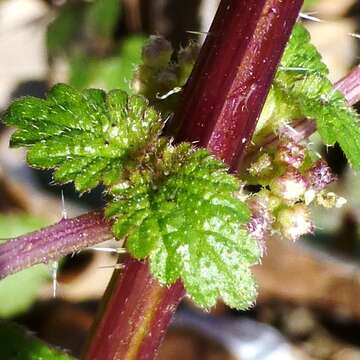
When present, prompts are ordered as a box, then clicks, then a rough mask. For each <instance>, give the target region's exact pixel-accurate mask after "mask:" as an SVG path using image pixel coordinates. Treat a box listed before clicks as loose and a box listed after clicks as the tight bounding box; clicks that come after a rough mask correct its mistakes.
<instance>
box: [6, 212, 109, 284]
mask: <svg viewBox="0 0 360 360" xmlns="http://www.w3.org/2000/svg"><path fill="white" fill-rule="evenodd" d="M112 238H113V235H112V232H111V223H110V222H109V221H107V220H105V219H104V217H103V214H102V212H92V213H89V214H85V215H81V216H78V217H76V218H73V219H62V220H61V221H60V222H58V223H57V224H55V225H52V226H49V227H48V228H45V229H42V230H39V231H36V232H33V233H30V234H27V235H23V236H19V237H17V238H14V239H9V240H8V241H7V242H6V243H4V244H2V245H0V279H2V278H4V277H6V276H7V275H10V274H12V273H14V272H17V271H20V270H23V269H25V268H27V267H30V266H32V265H35V264H39V263H47V262H49V261H50V260H57V259H59V258H60V257H61V256H64V255H67V254H71V253H74V252H77V251H79V250H81V249H84V248H86V247H88V246H91V245H94V244H96V243H99V242H102V241H105V240H109V239H112Z"/></svg>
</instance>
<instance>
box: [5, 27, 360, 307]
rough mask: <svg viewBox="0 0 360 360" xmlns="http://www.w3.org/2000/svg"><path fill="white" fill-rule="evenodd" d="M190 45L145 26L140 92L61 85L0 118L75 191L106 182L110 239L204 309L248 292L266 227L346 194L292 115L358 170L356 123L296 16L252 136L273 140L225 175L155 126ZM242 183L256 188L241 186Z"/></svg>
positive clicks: (280, 225)
mask: <svg viewBox="0 0 360 360" xmlns="http://www.w3.org/2000/svg"><path fill="white" fill-rule="evenodd" d="M196 53H197V50H196V46H195V44H190V45H189V47H186V48H184V49H181V50H180V52H179V53H178V54H175V55H174V54H173V51H172V48H171V45H170V43H169V42H167V41H166V40H165V39H163V38H161V37H151V38H150V39H149V41H148V43H147V44H146V45H145V47H144V50H143V61H144V63H143V64H142V65H140V66H139V67H138V68H137V69H136V71H135V76H134V81H133V84H134V86H133V89H134V92H137V93H138V94H135V95H128V94H126V93H125V92H124V91H121V90H112V91H110V92H108V93H105V92H104V91H102V90H97V89H88V90H84V91H79V90H76V89H74V88H72V87H70V86H68V85H65V84H58V85H56V86H54V87H53V88H52V89H51V90H50V92H49V94H48V96H47V98H46V99H38V98H33V97H25V98H22V99H19V100H17V101H15V102H14V103H13V104H12V105H11V106H10V108H9V109H8V111H7V113H6V114H5V117H4V120H5V122H6V124H8V125H12V126H15V127H16V128H17V131H16V132H15V133H14V134H13V136H12V139H11V145H12V146H23V147H26V148H27V150H28V152H27V161H28V163H29V165H30V166H33V167H36V168H40V169H53V170H54V173H53V179H54V181H55V182H56V183H58V184H64V183H67V182H74V184H75V188H76V189H77V190H78V191H79V192H84V191H88V190H90V189H92V188H94V187H95V186H97V185H98V184H103V185H105V189H106V190H105V196H106V198H107V199H108V205H107V206H106V209H105V215H106V216H107V217H108V218H109V219H111V220H112V221H113V227H112V229H113V234H114V236H115V238H117V239H119V240H120V239H126V241H125V246H126V248H127V250H128V252H129V253H130V254H131V255H132V256H133V257H135V258H137V259H145V258H148V259H149V263H150V269H151V272H152V274H153V276H155V277H156V278H157V279H158V280H159V281H160V283H162V284H166V285H169V284H172V283H174V282H175V281H176V280H178V279H181V280H182V282H183V284H184V286H185V288H186V291H187V294H188V295H189V296H190V297H191V298H192V299H193V301H194V302H196V303H197V304H198V305H199V306H201V307H204V308H209V307H211V306H213V305H215V303H216V300H217V298H218V296H219V295H220V296H221V297H222V298H223V300H224V301H225V303H226V304H228V305H229V306H231V307H233V308H237V309H245V308H248V307H249V306H250V305H251V304H252V303H253V301H254V299H255V294H256V287H255V283H254V280H253V278H252V275H251V271H250V267H251V266H252V265H255V264H257V263H258V262H259V259H260V255H261V254H262V253H263V251H264V247H265V245H264V244H265V239H266V237H267V236H268V235H270V234H271V233H273V232H277V231H279V232H280V233H281V234H282V235H283V236H285V237H286V238H289V239H291V240H297V239H298V238H299V237H300V236H301V235H304V234H306V233H310V232H312V231H313V229H314V226H313V224H312V222H311V217H310V209H309V205H310V204H311V203H312V202H316V203H317V204H318V205H322V206H325V207H332V206H340V205H342V203H343V199H342V198H339V197H337V196H336V195H335V194H333V193H329V192H327V190H326V187H327V186H328V185H329V184H331V183H332V182H333V181H334V180H335V176H334V175H332V173H331V170H330V169H329V167H328V166H327V165H326V163H325V161H324V160H319V159H318V155H317V154H315V153H314V152H313V151H312V150H311V149H310V147H309V146H308V143H307V141H306V140H305V141H298V139H296V132H297V130H296V129H295V128H292V126H293V122H294V121H295V120H297V119H300V118H311V119H314V120H315V121H316V124H317V130H318V131H319V133H320V135H321V137H322V139H323V141H324V143H325V144H327V145H333V144H334V143H335V142H336V141H337V142H339V144H340V146H341V147H342V149H343V150H344V152H345V154H346V156H347V157H348V159H349V162H350V164H351V165H352V166H353V167H354V168H355V169H358V168H360V143H359V141H360V140H359V139H360V128H359V127H358V125H357V114H356V113H355V111H354V110H352V109H351V108H349V107H348V105H347V104H346V101H345V99H344V97H343V96H342V95H341V94H340V93H339V92H338V91H336V90H334V88H333V86H332V84H331V83H330V81H329V80H328V78H327V75H328V70H327V68H326V66H325V65H324V63H322V61H321V57H320V55H319V53H318V52H317V51H316V49H315V48H314V47H313V46H312V45H311V44H310V38H309V34H308V33H307V31H306V30H305V28H304V27H303V26H302V25H300V24H297V25H296V26H295V28H294V31H293V34H292V36H291V38H290V41H289V44H288V46H287V48H286V50H285V53H284V56H283V59H282V62H281V65H280V67H279V69H278V72H277V74H276V78H275V80H274V82H273V85H272V88H271V91H270V94H269V96H268V100H267V102H266V104H265V108H264V111H263V112H262V115H261V118H260V121H259V123H258V126H257V129H256V131H255V135H254V140H253V146H256V144H261V143H262V142H263V141H264V139H265V138H266V137H267V136H269V135H271V134H275V135H276V136H278V138H279V141H278V142H277V143H276V145H275V146H274V145H270V146H264V147H263V148H262V150H261V151H260V153H259V154H258V156H257V157H256V158H254V159H253V161H252V162H251V164H250V165H249V167H248V168H247V169H246V170H245V171H243V172H242V176H241V177H240V179H239V177H238V176H236V175H230V174H229V173H228V172H227V168H226V166H225V165H224V164H223V163H222V162H221V161H219V160H216V159H215V158H214V157H213V156H212V155H211V154H210V153H209V152H208V151H207V150H204V149H196V148H195V147H194V145H192V144H187V143H181V144H179V145H174V144H173V141H172V139H171V138H168V137H166V136H163V135H162V130H163V128H164V126H165V124H166V121H167V120H168V118H167V116H168V114H169V112H170V105H172V106H174V107H176V106H177V101H178V98H176V99H175V101H174V99H171V97H172V96H175V97H177V95H176V94H175V93H176V92H177V91H173V92H172V90H174V89H178V88H180V87H181V86H183V85H184V84H185V82H186V76H188V75H189V74H190V72H191V71H190V70H191V67H192V65H193V64H194V61H195V58H196V56H195V54H196ZM173 57H177V58H178V61H177V62H175V61H173V60H171V59H172V58H173ZM164 94H166V95H167V96H165V97H163V96H162V95H164ZM164 104H166V106H164ZM164 109H165V110H164ZM293 133H294V134H295V136H293ZM246 184H260V185H261V186H262V190H260V191H259V192H258V193H256V194H251V193H247V192H246V191H245V190H244V185H246Z"/></svg>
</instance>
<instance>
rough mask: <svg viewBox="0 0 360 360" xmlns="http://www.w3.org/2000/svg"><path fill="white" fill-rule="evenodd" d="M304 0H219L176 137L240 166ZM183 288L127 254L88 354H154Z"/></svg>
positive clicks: (139, 358)
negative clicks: (165, 284)
mask: <svg viewBox="0 0 360 360" xmlns="http://www.w3.org/2000/svg"><path fill="white" fill-rule="evenodd" d="M302 3H303V1H302V0H292V1H283V0H263V1H259V0H247V1H245V0H243V1H240V0H222V1H221V3H220V6H219V10H218V12H217V15H216V17H215V20H214V22H213V25H212V27H211V29H210V34H209V35H208V36H207V39H206V41H205V44H204V47H203V49H202V50H201V53H200V57H199V61H198V63H197V64H196V66H195V69H194V71H193V74H192V76H191V78H190V81H189V83H188V85H187V87H186V91H185V96H184V99H183V103H182V106H181V107H180V110H179V111H178V113H177V116H176V117H177V119H178V120H179V121H181V123H182V126H181V128H180V132H179V134H178V136H177V141H196V142H197V143H198V146H202V147H206V148H208V149H209V150H210V151H211V152H212V153H213V154H214V155H215V156H217V157H218V158H220V159H222V160H223V161H224V162H226V163H227V164H228V165H229V166H230V167H231V168H232V169H233V170H234V169H235V168H236V167H237V163H238V161H239V159H240V158H241V157H242V155H243V153H244V149H245V145H246V142H247V141H248V140H249V139H251V136H252V133H253V131H254V129H255V126H256V122H257V119H258V117H259V115H260V112H261V109H262V106H263V104H264V102H265V99H266V96H267V94H268V91H269V88H270V85H271V82H272V79H273V77H274V75H275V71H276V67H277V65H278V63H279V61H280V58H281V55H282V53H283V50H284V48H285V45H286V42H287V41H288V38H289V36H290V33H291V30H292V27H293V25H294V23H295V21H296V18H297V16H298V13H299V11H300V8H301V5H302ZM244 139H245V141H244ZM134 283H136V284H135V285H134ZM184 293H185V292H184V289H183V287H182V284H181V283H180V282H177V283H176V284H174V285H172V286H170V287H168V288H166V287H163V286H161V285H160V284H159V283H158V282H157V281H155V280H153V279H152V278H151V275H150V274H149V270H148V266H147V265H146V264H145V263H143V262H139V261H134V260H127V262H126V263H125V268H124V270H123V272H122V273H121V275H119V274H118V272H116V273H115V274H114V276H113V279H112V281H111V282H110V285H109V288H108V291H107V295H106V296H105V299H104V302H103V305H102V307H101V313H100V316H99V317H98V319H99V320H98V321H97V323H96V326H95V329H94V332H93V336H92V339H91V340H90V342H89V345H88V348H87V350H86V352H85V355H84V359H86V360H95V359H99V360H100V359H101V360H112V359H124V360H144V359H147V360H150V359H154V357H155V356H156V353H157V350H158V347H159V345H160V342H161V340H162V338H163V336H164V335H165V331H166V328H167V326H168V324H169V322H170V319H171V316H172V314H173V313H174V312H175V310H176V307H177V305H178V303H179V302H180V300H181V298H182V296H183V295H184ZM129 303H130V304H129ZM163 310H166V311H163ZM104 343H105V344H106V345H104Z"/></svg>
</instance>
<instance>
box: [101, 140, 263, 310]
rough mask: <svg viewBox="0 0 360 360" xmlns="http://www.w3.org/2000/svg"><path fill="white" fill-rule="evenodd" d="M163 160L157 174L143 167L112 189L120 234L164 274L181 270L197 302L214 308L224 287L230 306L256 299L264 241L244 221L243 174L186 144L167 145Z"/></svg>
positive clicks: (112, 212) (171, 278) (110, 211)
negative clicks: (255, 272) (255, 270)
mask: <svg viewBox="0 0 360 360" xmlns="http://www.w3.org/2000/svg"><path fill="white" fill-rule="evenodd" d="M158 161H159V163H158V166H157V168H156V173H157V176H156V177H155V178H154V177H153V175H152V171H153V170H151V171H147V170H138V171H135V172H133V173H132V174H131V175H130V177H129V179H128V180H127V181H122V182H120V183H118V184H117V185H115V186H113V187H112V188H111V189H110V193H111V196H112V197H113V201H112V202H111V204H110V205H109V206H108V207H107V210H106V213H107V216H112V217H115V219H116V221H115V224H114V227H113V231H114V233H115V235H116V237H118V238H122V237H124V236H126V237H127V248H128V250H129V252H130V253H131V254H132V255H133V256H134V257H136V258H145V257H149V261H150V266H151V271H152V273H153V274H154V275H155V276H156V277H157V278H158V279H159V280H160V282H162V283H164V284H171V283H173V282H175V281H176V280H177V279H178V278H181V279H182V281H183V282H184V285H185V288H186V290H187V293H188V294H189V295H190V297H191V298H192V299H193V300H194V301H195V302H196V303H197V304H198V305H200V306H202V307H206V308H209V307H211V306H213V305H215V303H216V299H217V297H218V296H219V295H221V296H222V297H223V299H224V301H225V302H226V303H227V304H228V305H229V306H231V307H234V308H238V309H243V308H246V307H248V306H250V305H251V303H252V302H253V301H254V298H255V294H256V288H255V285H254V280H253V278H252V276H251V272H250V269H249V266H251V265H253V264H255V263H257V260H258V257H259V249H258V247H257V244H256V242H255V241H254V240H253V239H251V238H250V237H249V235H248V234H247V233H246V231H245V230H244V228H243V225H244V224H245V223H246V222H247V221H248V220H249V211H248V209H247V207H246V206H245V204H244V203H243V202H242V201H240V200H239V199H238V198H236V195H235V193H236V192H237V191H238V190H239V188H240V184H239V182H238V180H236V178H235V177H233V176H231V175H229V174H228V173H227V169H226V168H225V166H224V165H223V163H222V162H220V161H218V160H215V159H214V158H213V157H211V156H210V155H209V154H208V152H207V151H206V150H198V151H194V150H192V148H191V147H190V145H187V144H182V145H180V146H178V147H166V148H165V150H164V151H163V154H162V159H161V161H160V160H158Z"/></svg>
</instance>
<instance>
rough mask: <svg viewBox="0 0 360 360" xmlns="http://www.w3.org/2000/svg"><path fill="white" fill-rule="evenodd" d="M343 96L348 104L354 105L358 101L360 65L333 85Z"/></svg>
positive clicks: (359, 97)
mask: <svg viewBox="0 0 360 360" xmlns="http://www.w3.org/2000/svg"><path fill="white" fill-rule="evenodd" d="M335 89H336V90H339V91H340V92H342V93H343V95H344V96H345V98H346V100H347V102H348V103H349V105H354V104H356V103H357V102H359V101H360V65H358V66H357V67H356V68H355V69H353V70H352V71H351V73H350V74H348V75H347V76H345V77H344V78H343V79H342V80H340V81H339V82H338V83H336V85H335Z"/></svg>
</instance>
